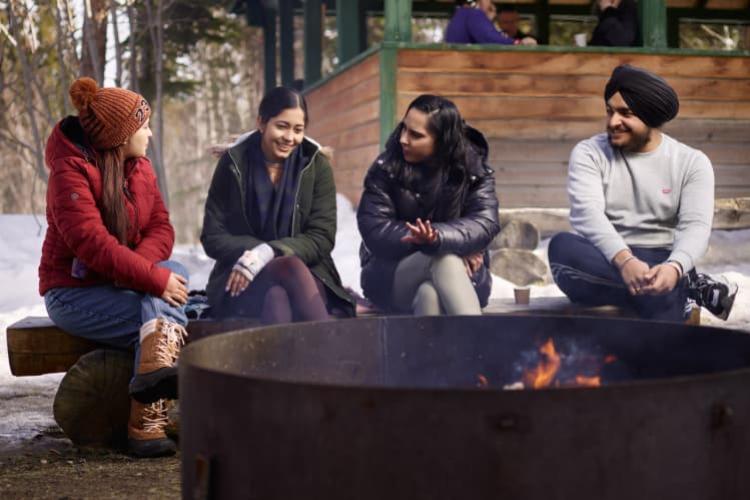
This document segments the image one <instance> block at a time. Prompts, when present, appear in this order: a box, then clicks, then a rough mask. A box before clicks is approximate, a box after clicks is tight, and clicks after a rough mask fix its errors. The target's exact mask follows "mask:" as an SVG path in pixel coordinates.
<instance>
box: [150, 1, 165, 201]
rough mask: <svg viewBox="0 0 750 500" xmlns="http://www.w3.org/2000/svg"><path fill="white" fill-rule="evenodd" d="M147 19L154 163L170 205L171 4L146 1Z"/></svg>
mask: <svg viewBox="0 0 750 500" xmlns="http://www.w3.org/2000/svg"><path fill="white" fill-rule="evenodd" d="M144 3H145V7H146V19H147V22H148V33H149V37H150V39H151V50H152V60H153V62H154V68H153V69H154V102H153V108H154V111H155V113H154V114H155V115H156V116H155V118H156V120H155V121H156V123H155V124H154V125H155V126H154V127H152V128H153V129H154V131H155V132H156V133H155V134H154V140H153V142H152V143H151V144H152V146H153V151H154V155H153V156H152V158H151V159H152V161H153V163H154V169H155V170H156V175H157V177H158V179H159V189H160V190H161V192H162V196H163V197H164V203H165V204H167V205H169V194H168V188H167V175H166V171H165V169H164V148H163V146H164V102H163V99H164V12H165V10H166V9H168V8H169V6H170V5H171V2H165V1H164V0H146V1H145V2H144Z"/></svg>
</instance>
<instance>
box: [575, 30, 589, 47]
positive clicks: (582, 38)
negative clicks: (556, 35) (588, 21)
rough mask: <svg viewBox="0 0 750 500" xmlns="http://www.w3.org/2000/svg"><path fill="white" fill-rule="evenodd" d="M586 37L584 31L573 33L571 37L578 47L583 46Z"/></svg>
mask: <svg viewBox="0 0 750 500" xmlns="http://www.w3.org/2000/svg"><path fill="white" fill-rule="evenodd" d="M587 38H588V36H587V35H586V33H576V34H575V35H573V39H574V40H575V42H576V45H577V46H578V47H585V46H586V42H587Z"/></svg>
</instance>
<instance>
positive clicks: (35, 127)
mask: <svg viewBox="0 0 750 500" xmlns="http://www.w3.org/2000/svg"><path fill="white" fill-rule="evenodd" d="M14 3H15V2H10V3H8V10H7V12H8V25H9V28H10V33H11V35H13V38H15V39H16V40H17V41H18V44H17V45H16V54H17V56H18V62H19V63H20V65H21V71H22V74H23V79H24V81H25V82H28V83H29V84H27V85H23V86H22V87H23V96H24V104H25V106H26V114H27V117H28V119H29V125H30V126H31V133H32V136H33V137H34V143H33V144H32V147H33V150H34V159H35V160H36V172H37V175H38V176H39V177H40V178H41V179H42V180H43V181H44V182H47V178H48V174H47V169H46V168H45V166H44V153H43V151H42V135H41V132H40V131H39V124H38V122H37V116H36V112H35V108H34V96H33V92H34V90H33V88H34V87H33V85H31V84H30V83H31V82H32V81H33V79H34V74H33V72H32V71H31V65H30V63H29V58H28V56H27V54H26V48H25V47H24V46H23V45H24V44H23V43H22V40H21V37H20V30H19V29H18V20H17V19H16V13H15V12H14V11H13V5H14Z"/></svg>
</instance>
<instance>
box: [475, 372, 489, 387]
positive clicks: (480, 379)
mask: <svg viewBox="0 0 750 500" xmlns="http://www.w3.org/2000/svg"><path fill="white" fill-rule="evenodd" d="M489 385H490V382H489V380H487V377H485V376H484V375H482V374H481V373H477V387H480V388H482V389H484V388H485V387H487V386H489Z"/></svg>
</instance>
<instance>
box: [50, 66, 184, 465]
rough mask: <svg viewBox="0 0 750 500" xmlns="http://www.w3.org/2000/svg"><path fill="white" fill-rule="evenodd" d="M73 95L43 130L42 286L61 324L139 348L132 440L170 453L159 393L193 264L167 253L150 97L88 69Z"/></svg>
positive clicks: (166, 379)
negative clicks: (73, 112)
mask: <svg viewBox="0 0 750 500" xmlns="http://www.w3.org/2000/svg"><path fill="white" fill-rule="evenodd" d="M70 97H71V100H72V101H73V104H74V105H75V107H76V109H77V110H78V116H69V117H67V118H65V119H63V120H62V121H61V122H60V123H58V124H57V125H56V126H55V128H54V130H53V131H52V134H51V135H50V137H49V139H48V141H47V149H46V155H45V156H46V162H47V166H48V167H49V169H50V176H49V184H48V187H47V223H48V228H47V234H46V236H45V239H44V246H43V248H42V261H41V264H40V265H39V292H40V294H41V295H43V296H44V302H45V304H46V306H47V312H48V314H49V316H50V318H51V319H52V320H53V321H54V322H55V324H56V325H58V326H59V327H60V328H62V329H63V330H65V331H67V332H69V333H71V334H73V335H77V336H80V337H85V338H87V339H91V340H94V341H96V342H100V343H103V344H108V345H112V346H114V347H118V348H124V349H132V350H133V351H134V353H135V374H134V376H133V379H132V380H131V383H130V394H131V397H132V398H134V399H132V400H131V405H130V419H129V421H128V446H129V449H130V451H131V453H133V454H134V455H137V456H159V455H166V454H171V453H174V452H175V445H174V443H173V442H172V441H171V440H169V439H168V438H167V436H166V434H165V433H164V426H165V425H166V421H167V419H166V411H165V406H164V399H162V398H174V397H176V395H177V386H176V375H177V373H176V366H175V362H176V360H177V357H178V355H179V351H180V347H181V345H182V344H183V343H184V339H185V336H186V333H185V329H184V325H186V324H187V318H186V317H185V313H184V310H183V306H184V304H185V303H186V302H187V293H188V289H187V271H186V270H185V268H184V267H183V266H182V265H180V264H179V263H177V262H171V261H167V259H168V258H169V256H170V254H171V253H172V245H173V244H174V230H173V228H172V226H171V224H170V223H169V213H168V212H167V209H166V207H165V206H164V202H163V201H162V197H161V194H160V193H159V188H158V186H157V181H156V176H155V175H154V171H153V169H152V168H151V163H150V162H149V160H148V159H147V158H146V157H145V155H146V148H147V147H148V141H149V138H150V137H151V130H150V129H149V127H148V123H149V116H150V114H151V109H150V108H149V105H148V103H147V102H146V100H145V99H144V98H143V97H141V96H140V95H138V94H136V93H135V92H131V91H129V90H125V89H119V88H98V87H97V84H96V82H95V81H94V80H92V79H90V78H80V79H78V80H76V81H75V82H74V83H73V85H72V86H71V87H70Z"/></svg>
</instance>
